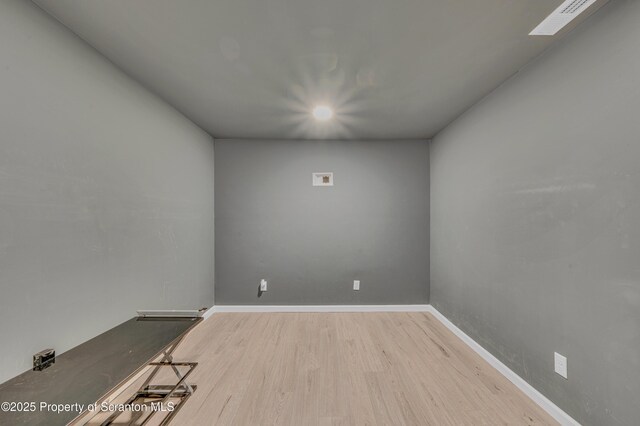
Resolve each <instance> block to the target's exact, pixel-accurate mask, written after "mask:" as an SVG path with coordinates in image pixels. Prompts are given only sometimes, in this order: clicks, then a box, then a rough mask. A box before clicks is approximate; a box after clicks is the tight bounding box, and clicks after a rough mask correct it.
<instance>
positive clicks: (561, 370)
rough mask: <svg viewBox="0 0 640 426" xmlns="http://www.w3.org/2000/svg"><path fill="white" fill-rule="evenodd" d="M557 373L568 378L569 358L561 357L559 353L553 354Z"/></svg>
mask: <svg viewBox="0 0 640 426" xmlns="http://www.w3.org/2000/svg"><path fill="white" fill-rule="evenodd" d="M553 359H554V365H555V372H556V373H558V374H559V375H561V376H562V377H564V378H565V379H566V378H567V358H566V357H565V356H562V355H560V354H559V353H558V352H554V353H553Z"/></svg>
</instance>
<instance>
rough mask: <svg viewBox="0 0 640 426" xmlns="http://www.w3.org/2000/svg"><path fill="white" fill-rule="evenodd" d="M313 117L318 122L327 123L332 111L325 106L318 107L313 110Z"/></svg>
mask: <svg viewBox="0 0 640 426" xmlns="http://www.w3.org/2000/svg"><path fill="white" fill-rule="evenodd" d="M313 117H314V118H315V119H316V120H318V121H327V120H329V119H330V118H331V117H333V110H332V109H331V108H329V107H328V106H325V105H318V106H317V107H315V108H314V109H313Z"/></svg>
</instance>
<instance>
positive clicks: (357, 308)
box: [202, 305, 580, 426]
mask: <svg viewBox="0 0 640 426" xmlns="http://www.w3.org/2000/svg"><path fill="white" fill-rule="evenodd" d="M217 312H429V313H430V314H432V315H433V316H434V317H436V318H437V319H438V321H440V322H441V323H442V324H443V325H444V326H445V327H447V328H448V329H449V330H451V332H452V333H453V334H455V335H456V336H457V337H458V338H460V340H462V341H463V342H464V343H466V344H467V346H469V347H470V348H471V349H472V350H473V351H474V352H476V353H477V354H478V355H480V356H481V357H482V358H483V359H484V360H485V361H487V362H488V363H489V364H490V365H491V366H492V367H493V368H495V369H496V370H498V371H499V372H500V373H501V374H502V375H503V376H505V377H506V378H507V379H508V380H509V381H510V382H511V383H513V384H514V385H516V386H517V387H518V389H520V390H521V391H522V392H524V393H525V395H527V396H528V397H529V398H531V400H532V401H533V402H535V403H536V404H538V405H539V406H540V407H541V408H542V409H543V410H545V411H546V412H547V413H549V415H550V416H551V417H553V418H554V419H556V421H558V423H560V424H561V425H563V426H580V423H578V422H577V421H575V420H574V419H573V418H572V417H571V416H570V415H568V414H567V413H565V412H564V411H563V410H562V409H561V408H560V407H558V406H557V405H555V404H554V403H553V402H551V400H550V399H549V398H547V397H546V396H544V395H543V394H541V393H540V392H539V391H538V390H537V389H536V388H534V387H533V386H531V385H530V384H529V383H527V382H526V381H525V380H524V379H523V378H522V377H520V376H518V375H517V374H516V373H514V372H513V371H512V370H511V369H510V368H509V367H507V366H506V365H505V364H503V363H502V362H501V361H500V360H499V359H498V358H496V357H495V356H493V355H492V354H491V353H490V352H489V351H487V350H486V349H485V348H483V347H482V346H480V344H479V343H477V342H476V341H475V340H473V339H472V338H471V337H469V336H467V335H466V334H465V332H463V331H462V330H460V329H459V328H458V327H457V326H456V325H455V324H453V323H452V322H451V321H449V320H448V319H447V318H446V317H445V316H444V315H442V314H441V313H440V312H439V311H438V310H437V309H436V308H434V307H433V306H431V305H279V306H278V305H240V306H232V305H216V306H213V307H211V308H210V309H209V310H207V311H206V312H205V313H204V314H203V315H202V318H203V319H204V320H206V319H208V318H209V317H211V316H212V315H213V314H214V313H217Z"/></svg>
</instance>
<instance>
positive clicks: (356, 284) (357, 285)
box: [353, 280, 360, 290]
mask: <svg viewBox="0 0 640 426" xmlns="http://www.w3.org/2000/svg"><path fill="white" fill-rule="evenodd" d="M353 289H354V290H360V280H353Z"/></svg>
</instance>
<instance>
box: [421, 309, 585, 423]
mask: <svg viewBox="0 0 640 426" xmlns="http://www.w3.org/2000/svg"><path fill="white" fill-rule="evenodd" d="M428 307H429V308H428V312H429V313H431V314H432V315H433V316H434V317H436V318H437V319H438V320H439V321H440V322H441V323H442V324H444V326H445V327H447V328H448V329H449V330H451V332H452V333H453V334H455V335H456V336H458V337H459V338H460V340H462V341H463V342H464V343H466V344H467V346H469V347H470V348H471V349H473V350H474V351H475V352H476V353H477V354H478V355H480V356H481V357H482V358H483V359H484V360H485V361H487V362H488V363H489V364H490V365H491V366H492V367H493V368H495V369H496V370H498V371H499V372H500V373H501V374H502V375H503V376H505V377H506V378H507V379H508V380H509V381H510V382H511V383H513V384H514V385H516V386H517V387H518V389H520V390H521V391H522V392H524V393H525V395H527V396H528V397H529V398H531V400H532V401H533V402H535V403H536V404H538V405H539V406H540V407H541V408H542V409H543V410H544V411H546V412H547V413H549V415H551V417H553V418H554V419H556V420H557V421H558V422H559V423H560V424H561V425H563V426H580V423H578V422H577V421H575V420H574V419H573V417H571V416H570V415H568V414H567V413H565V412H564V411H563V410H562V409H561V408H560V407H558V406H557V405H555V404H554V403H553V402H551V400H549V398H547V397H546V396H544V395H543V394H541V393H540V392H539V391H538V390H537V389H536V388H534V387H533V386H531V385H530V384H529V383H527V382H526V381H525V380H524V379H523V378H522V377H520V376H518V375H517V374H516V373H514V372H513V371H512V370H511V369H510V368H509V367H507V366H506V365H504V364H503V363H502V362H501V361H500V360H499V359H498V358H496V357H495V356H493V355H492V354H491V353H490V352H489V351H487V350H486V349H485V348H483V347H482V346H480V344H479V343H477V342H476V341H475V340H473V339H472V338H471V337H469V336H467V335H466V334H465V332H464V331H462V330H460V329H459V328H458V327H457V326H456V325H455V324H453V323H452V322H451V321H449V320H448V319H447V318H446V317H445V316H444V315H442V314H441V313H440V312H439V311H438V310H437V309H436V308H434V307H433V306H431V305H428Z"/></svg>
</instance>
